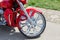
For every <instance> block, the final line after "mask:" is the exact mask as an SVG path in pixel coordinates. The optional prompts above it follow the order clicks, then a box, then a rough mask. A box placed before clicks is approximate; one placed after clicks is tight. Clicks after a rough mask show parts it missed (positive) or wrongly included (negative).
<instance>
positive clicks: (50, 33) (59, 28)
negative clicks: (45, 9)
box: [0, 22, 60, 40]
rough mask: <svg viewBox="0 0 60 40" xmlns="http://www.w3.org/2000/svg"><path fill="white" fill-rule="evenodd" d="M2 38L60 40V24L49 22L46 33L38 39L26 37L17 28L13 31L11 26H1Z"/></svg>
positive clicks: (37, 39) (9, 39) (0, 33)
mask: <svg viewBox="0 0 60 40" xmlns="http://www.w3.org/2000/svg"><path fill="white" fill-rule="evenodd" d="M0 40H60V24H56V23H51V22H47V25H46V29H45V31H44V33H43V34H42V35H41V36H40V37H39V38H36V39H28V38H26V37H24V36H23V35H22V34H21V33H20V32H19V31H18V30H17V28H16V31H15V32H11V31H10V29H9V28H7V27H4V26H0Z"/></svg>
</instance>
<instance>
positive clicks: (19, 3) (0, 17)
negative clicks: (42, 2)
mask: <svg viewBox="0 0 60 40" xmlns="http://www.w3.org/2000/svg"><path fill="white" fill-rule="evenodd" d="M26 3H27V0H0V25H4V26H5V25H8V26H9V27H11V28H14V27H17V28H18V29H19V31H20V32H21V33H22V34H23V35H24V36H26V37H28V38H36V37H39V36H40V35H41V34H42V33H43V31H44V29H45V27H46V20H45V17H44V15H43V14H42V12H41V10H37V9H35V8H32V7H30V8H24V4H26Z"/></svg>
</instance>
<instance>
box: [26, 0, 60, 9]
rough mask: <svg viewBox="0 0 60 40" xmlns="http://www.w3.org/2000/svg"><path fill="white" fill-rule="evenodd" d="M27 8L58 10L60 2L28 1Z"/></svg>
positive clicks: (53, 0)
mask: <svg viewBox="0 0 60 40" xmlns="http://www.w3.org/2000/svg"><path fill="white" fill-rule="evenodd" d="M27 5H28V6H35V7H40V8H47V9H54V10H60V0H28V4H27Z"/></svg>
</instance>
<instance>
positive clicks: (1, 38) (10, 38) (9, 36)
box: [0, 26, 27, 40]
mask: <svg viewBox="0 0 60 40" xmlns="http://www.w3.org/2000/svg"><path fill="white" fill-rule="evenodd" d="M26 39H27V38H26V37H24V36H23V35H22V34H21V33H16V32H11V29H10V28H9V27H7V26H0V40H26Z"/></svg>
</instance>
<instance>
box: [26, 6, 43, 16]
mask: <svg viewBox="0 0 60 40" xmlns="http://www.w3.org/2000/svg"><path fill="white" fill-rule="evenodd" d="M31 10H32V11H33V12H32V14H31V15H30V11H31ZM26 11H27V12H28V14H29V16H30V17H31V16H34V14H35V12H39V13H41V14H42V11H41V10H37V9H36V8H33V7H30V8H26Z"/></svg>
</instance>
